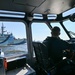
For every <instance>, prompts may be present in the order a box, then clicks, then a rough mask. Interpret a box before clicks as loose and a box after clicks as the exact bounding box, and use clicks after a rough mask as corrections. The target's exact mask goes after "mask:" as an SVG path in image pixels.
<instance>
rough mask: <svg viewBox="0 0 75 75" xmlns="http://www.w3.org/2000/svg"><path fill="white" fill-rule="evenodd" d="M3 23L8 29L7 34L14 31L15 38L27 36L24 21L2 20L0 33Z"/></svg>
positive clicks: (5, 29) (6, 29)
mask: <svg viewBox="0 0 75 75" xmlns="http://www.w3.org/2000/svg"><path fill="white" fill-rule="evenodd" d="M2 24H3V26H4V27H5V28H4V31H6V32H5V34H7V33H9V34H10V33H13V36H15V38H26V33H25V24H24V23H22V22H4V21H0V33H1V26H2Z"/></svg>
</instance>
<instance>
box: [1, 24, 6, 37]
mask: <svg viewBox="0 0 75 75" xmlns="http://www.w3.org/2000/svg"><path fill="white" fill-rule="evenodd" d="M4 28H5V27H4V26H3V23H2V27H1V33H2V36H4V32H6V31H4Z"/></svg>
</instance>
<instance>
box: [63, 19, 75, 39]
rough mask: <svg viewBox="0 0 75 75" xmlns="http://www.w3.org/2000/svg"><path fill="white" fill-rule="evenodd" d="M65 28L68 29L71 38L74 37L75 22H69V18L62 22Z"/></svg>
mask: <svg viewBox="0 0 75 75" xmlns="http://www.w3.org/2000/svg"><path fill="white" fill-rule="evenodd" d="M63 24H64V26H65V27H66V29H67V30H68V31H69V34H70V35H71V37H72V38H75V22H71V21H70V20H67V21H64V22H63Z"/></svg>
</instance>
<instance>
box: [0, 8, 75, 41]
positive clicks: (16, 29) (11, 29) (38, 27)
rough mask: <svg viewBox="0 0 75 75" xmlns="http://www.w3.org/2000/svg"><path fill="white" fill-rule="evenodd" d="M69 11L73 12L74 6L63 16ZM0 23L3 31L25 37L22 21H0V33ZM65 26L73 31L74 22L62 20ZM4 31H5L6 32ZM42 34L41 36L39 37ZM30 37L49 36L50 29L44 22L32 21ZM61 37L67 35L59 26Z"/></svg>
mask: <svg viewBox="0 0 75 75" xmlns="http://www.w3.org/2000/svg"><path fill="white" fill-rule="evenodd" d="M70 13H75V8H74V9H72V10H70V11H68V12H65V13H64V14H63V16H65V15H69V14H70ZM2 24H3V25H4V27H5V29H4V30H5V31H7V32H8V33H13V36H15V38H26V29H25V24H24V23H22V22H5V21H0V33H1V26H2ZM64 24H65V27H66V28H67V29H68V30H70V31H73V32H75V23H74V22H70V21H66V22H64ZM52 25H53V26H57V25H59V27H60V28H61V26H60V24H58V23H54V24H52ZM7 32H5V33H7ZM41 35H42V37H41ZM32 36H33V37H32V39H33V40H37V41H38V40H40V41H41V40H42V41H43V40H44V39H45V38H46V37H47V36H51V34H50V30H49V28H48V27H47V26H46V24H45V23H32ZM60 37H61V38H63V39H68V37H67V36H66V34H65V32H64V30H63V29H62V28H61V35H60Z"/></svg>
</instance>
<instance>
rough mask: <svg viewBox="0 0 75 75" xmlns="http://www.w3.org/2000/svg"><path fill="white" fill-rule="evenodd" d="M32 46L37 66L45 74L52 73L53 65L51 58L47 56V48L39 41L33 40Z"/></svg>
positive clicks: (52, 74) (53, 70)
mask: <svg viewBox="0 0 75 75" xmlns="http://www.w3.org/2000/svg"><path fill="white" fill-rule="evenodd" d="M33 48H34V52H35V56H36V62H37V64H38V67H39V68H40V69H42V70H43V71H44V72H45V73H46V75H49V74H51V75H54V74H55V73H54V72H55V66H54V64H53V62H52V60H51V59H50V58H49V57H48V50H47V48H46V46H45V45H44V44H43V43H41V42H33Z"/></svg>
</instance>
